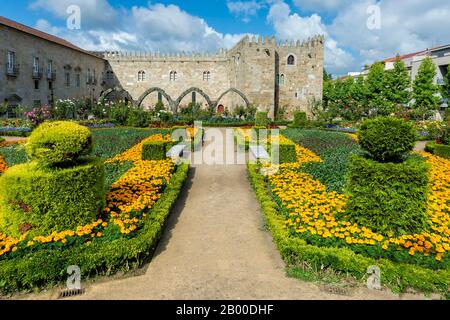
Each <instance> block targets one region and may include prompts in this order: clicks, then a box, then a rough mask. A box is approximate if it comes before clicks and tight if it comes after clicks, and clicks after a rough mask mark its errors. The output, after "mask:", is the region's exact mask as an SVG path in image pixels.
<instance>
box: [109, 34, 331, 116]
mask: <svg viewBox="0 0 450 320" xmlns="http://www.w3.org/2000/svg"><path fill="white" fill-rule="evenodd" d="M290 55H292V56H294V57H295V60H294V61H295V62H294V64H293V65H288V63H287V59H288V57H289V56H290ZM104 57H105V59H106V60H107V61H108V62H109V65H110V68H111V71H112V72H113V75H114V77H113V79H114V80H111V81H110V83H108V85H109V86H110V87H113V86H117V87H122V88H123V89H125V90H126V91H128V92H129V93H130V95H131V96H132V97H133V100H135V101H140V99H141V98H142V95H143V94H144V93H145V92H146V91H147V90H148V89H150V88H159V89H161V90H163V91H164V92H165V93H167V94H168V95H169V96H170V97H171V98H172V100H174V101H176V100H177V99H178V97H180V95H182V94H183V92H186V90H189V89H191V88H195V89H199V90H198V91H201V92H204V93H205V94H206V95H207V96H208V97H209V98H210V100H211V101H212V102H213V105H215V106H216V107H217V106H218V105H224V106H225V107H226V108H228V109H229V110H233V109H234V107H235V106H237V105H245V104H246V103H245V100H244V99H243V98H242V97H241V95H239V94H237V93H235V92H230V93H229V94H227V95H225V96H224V97H223V99H221V101H217V99H218V98H219V97H220V96H221V95H222V93H224V92H226V91H227V90H229V89H230V88H233V89H236V90H237V91H239V92H240V93H242V94H243V95H244V96H245V97H246V98H247V99H248V100H249V101H250V103H252V104H254V105H256V106H257V107H258V109H259V110H262V111H268V112H269V114H270V115H271V116H273V115H274V113H275V112H276V110H278V109H279V108H280V107H286V109H287V111H288V112H287V117H289V118H290V117H292V113H293V111H295V110H302V111H306V112H309V106H310V103H311V101H313V100H314V99H316V100H321V99H322V88H323V59H324V55H323V37H315V38H313V39H308V41H305V42H303V43H300V42H297V43H284V44H280V43H277V42H276V40H275V38H266V39H264V40H263V39H262V38H261V37H260V38H259V39H256V38H253V39H250V38H249V37H244V38H243V39H242V40H241V41H240V42H239V43H238V44H237V45H236V46H235V47H234V48H232V49H231V50H229V51H223V50H222V51H221V52H220V53H218V54H214V55H208V54H200V55H191V54H170V55H162V54H159V53H120V52H107V53H105V55H104ZM142 71H143V72H145V78H144V79H142V78H140V76H139V72H142ZM171 72H176V73H177V77H176V80H175V81H174V80H173V79H171V77H170V73H171ZM204 72H209V73H210V78H209V81H206V80H205V79H204V76H203V73H204ZM281 78H283V79H284V81H282V82H280V81H279V79H281ZM157 100H158V93H157V92H153V93H152V94H151V95H149V96H148V97H147V98H146V99H145V100H144V101H143V103H142V105H143V107H145V108H151V107H152V106H154V105H155V104H156V102H157ZM191 100H192V95H191V92H189V95H187V96H186V97H185V98H184V99H183V101H181V104H180V107H182V106H184V105H187V104H188V103H189V102H190V101H191ZM163 101H165V103H166V105H169V103H168V102H167V101H166V100H165V99H164V100H163ZM197 102H201V103H202V105H204V106H206V105H207V103H206V99H204V98H202V96H201V95H200V94H199V93H197ZM175 104H177V103H175Z"/></svg>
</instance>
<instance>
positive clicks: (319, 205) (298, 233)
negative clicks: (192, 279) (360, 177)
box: [249, 147, 450, 291]
mask: <svg viewBox="0 0 450 320" xmlns="http://www.w3.org/2000/svg"><path fill="white" fill-rule="evenodd" d="M301 148H302V151H304V152H305V153H304V156H302V154H301V153H299V156H298V161H299V162H298V163H292V164H284V165H281V166H280V170H279V171H278V173H277V174H275V175H271V176H268V177H267V178H266V183H264V180H263V179H264V178H263V176H260V175H259V174H257V172H256V170H257V167H255V166H254V167H252V166H251V165H250V166H249V175H250V177H251V180H252V183H253V185H254V187H255V189H256V191H257V193H258V192H259V193H260V194H259V195H258V198H259V199H260V201H262V205H263V209H264V211H265V214H266V219H270V220H273V223H275V224H276V225H273V226H272V228H273V230H272V231H273V232H274V233H275V234H274V237H275V238H276V239H275V240H276V241H280V243H279V247H280V250H281V251H282V255H283V256H284V257H285V259H286V260H288V261H289V262H295V261H298V260H300V261H308V262H314V264H316V263H321V264H323V265H324V266H326V267H327V266H328V267H331V268H333V269H335V270H337V271H345V272H348V271H350V272H351V273H352V274H354V275H355V276H357V277H358V278H360V277H362V276H363V275H364V272H365V271H364V270H363V269H362V266H361V264H363V265H367V267H368V266H370V264H375V265H379V266H380V267H382V266H383V268H382V272H383V276H385V278H384V279H386V278H387V279H389V282H390V281H391V280H395V281H398V282H399V284H401V286H412V287H416V288H419V289H422V290H425V291H427V290H428V291H434V290H442V289H443V288H446V289H448V285H449V283H450V277H449V276H450V266H449V262H450V259H449V254H448V251H450V229H449V225H450V215H449V213H450V196H449V195H450V180H449V179H450V178H449V176H450V175H449V173H450V172H449V170H450V161H448V160H444V159H442V158H438V157H434V156H431V155H425V154H423V156H424V157H426V159H427V162H428V163H429V164H430V165H431V166H432V170H431V181H430V189H431V190H432V194H431V195H430V197H429V206H428V216H429V228H428V229H427V230H425V231H424V232H422V233H420V234H411V235H403V236H398V237H395V236H393V235H391V236H390V235H382V234H377V233H375V232H373V231H372V230H370V229H369V228H367V227H364V226H358V225H355V224H353V223H350V222H348V221H346V220H345V215H344V213H345V209H346V202H347V199H348V196H346V195H345V194H342V193H339V192H336V191H331V190H330V189H329V188H327V186H326V185H324V184H322V183H321V182H320V181H319V180H317V179H315V178H314V177H313V176H312V175H310V174H308V173H306V172H304V167H305V166H306V167H307V166H308V165H311V164H313V163H314V162H321V163H318V164H317V165H324V162H323V160H322V159H321V158H320V157H318V156H317V155H315V154H314V153H312V152H311V151H310V150H308V149H305V148H303V147H301ZM261 183H263V185H261ZM264 185H265V186H264ZM267 188H268V189H267ZM263 190H270V192H269V193H267V191H266V193H267V196H265V195H264V194H263V192H264V191H263ZM270 203H273V204H270ZM269 222H270V221H269ZM277 237H278V240H277ZM322 248H323V249H322ZM301 250H304V251H301ZM349 252H352V254H351V255H350V254H349ZM330 256H334V258H331V257H330ZM330 259H331V260H330ZM349 259H350V260H353V262H352V263H353V264H354V265H347V264H346V263H345V264H344V261H345V260H349ZM371 259H373V261H371ZM397 266H398V270H395V271H392V272H393V274H390V275H386V272H387V269H391V270H392V268H394V269H396V268H397ZM367 267H366V268H367ZM406 270H409V271H408V272H412V273H417V272H419V273H420V276H418V278H417V279H415V280H412V279H411V278H410V277H409V276H408V277H406V278H407V279H405V276H404V274H403V273H404V272H406ZM433 270H440V271H433ZM399 275H401V276H399ZM416 276H417V274H416ZM445 277H447V278H445ZM391 285H392V283H391ZM394 285H395V284H394ZM402 289H404V288H403V287H402Z"/></svg>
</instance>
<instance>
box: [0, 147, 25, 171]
mask: <svg viewBox="0 0 450 320" xmlns="http://www.w3.org/2000/svg"><path fill="white" fill-rule="evenodd" d="M0 155H2V157H3V158H4V159H5V161H6V163H7V164H8V167H12V166H15V165H17V164H22V163H25V162H27V161H28V156H27V153H26V152H25V148H24V146H23V145H13V146H9V147H4V148H0Z"/></svg>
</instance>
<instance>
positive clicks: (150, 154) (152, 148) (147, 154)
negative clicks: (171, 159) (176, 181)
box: [142, 141, 172, 161]
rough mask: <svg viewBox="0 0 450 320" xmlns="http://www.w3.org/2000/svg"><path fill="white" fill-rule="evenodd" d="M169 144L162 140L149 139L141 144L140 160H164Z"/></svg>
mask: <svg viewBox="0 0 450 320" xmlns="http://www.w3.org/2000/svg"><path fill="white" fill-rule="evenodd" d="M171 147H172V145H171V144H168V143H167V142H163V141H149V142H145V143H144V144H143V145H142V160H148V161H150V160H165V159H166V158H167V157H166V154H167V152H168V151H169V150H170V148H171Z"/></svg>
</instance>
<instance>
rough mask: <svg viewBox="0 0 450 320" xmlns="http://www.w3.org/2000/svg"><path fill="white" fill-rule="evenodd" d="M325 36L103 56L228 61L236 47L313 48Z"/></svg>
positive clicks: (251, 39) (250, 39)
mask: <svg viewBox="0 0 450 320" xmlns="http://www.w3.org/2000/svg"><path fill="white" fill-rule="evenodd" d="M324 40H325V37H324V36H323V35H318V36H315V37H312V38H308V39H306V40H304V41H289V40H286V41H277V40H276V38H275V37H274V36H272V37H265V38H264V39H263V37H262V36H259V37H256V36H253V37H250V36H248V35H247V36H245V37H244V38H242V40H241V41H239V42H238V43H237V44H236V45H235V46H234V47H233V48H232V49H231V50H226V49H220V50H219V51H218V52H216V53H209V52H201V53H199V52H175V53H161V52H160V51H157V52H120V51H106V52H104V53H103V58H105V59H106V60H121V61H123V60H125V61H126V60H128V61H149V60H152V61H226V60H227V59H228V58H229V55H228V53H229V52H230V51H233V50H234V49H236V48H242V47H254V46H266V47H267V46H270V47H273V48H277V49H282V48H313V47H318V46H321V45H322V44H323V42H324Z"/></svg>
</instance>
